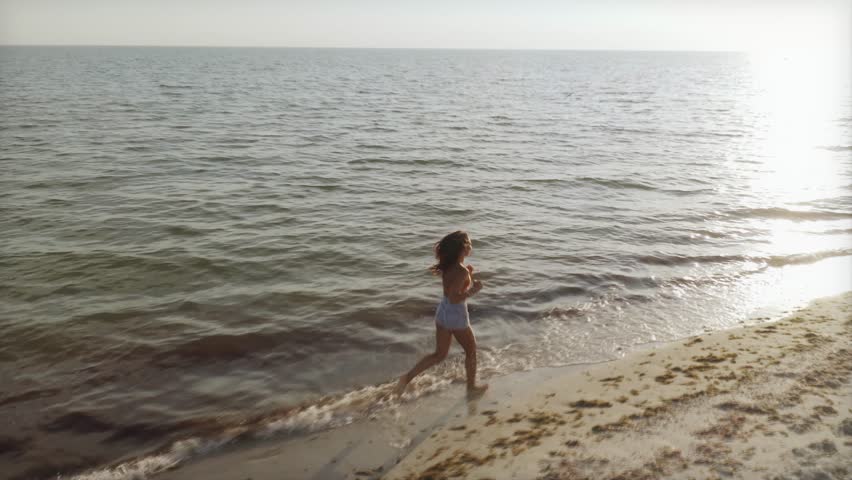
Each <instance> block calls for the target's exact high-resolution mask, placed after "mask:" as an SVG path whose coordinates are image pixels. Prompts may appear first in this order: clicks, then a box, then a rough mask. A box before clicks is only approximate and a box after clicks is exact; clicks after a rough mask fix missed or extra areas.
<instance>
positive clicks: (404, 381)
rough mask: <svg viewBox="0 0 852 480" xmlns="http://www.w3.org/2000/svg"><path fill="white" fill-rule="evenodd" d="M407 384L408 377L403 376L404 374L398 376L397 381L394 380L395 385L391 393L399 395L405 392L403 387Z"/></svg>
mask: <svg viewBox="0 0 852 480" xmlns="http://www.w3.org/2000/svg"><path fill="white" fill-rule="evenodd" d="M407 386H408V379H407V378H405V375H403V376H401V377H399V381H398V382H396V387H394V389H393V395H394V396H395V397H399V396H401V395H402V393H403V392H405V387H407Z"/></svg>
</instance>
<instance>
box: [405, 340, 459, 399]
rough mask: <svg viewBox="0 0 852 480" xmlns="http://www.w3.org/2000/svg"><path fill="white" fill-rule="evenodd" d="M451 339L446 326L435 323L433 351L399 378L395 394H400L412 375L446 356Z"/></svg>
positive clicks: (414, 375)
mask: <svg viewBox="0 0 852 480" xmlns="http://www.w3.org/2000/svg"><path fill="white" fill-rule="evenodd" d="M452 340H453V337H452V335H450V331H449V330H447V329H446V328H443V327H439V326H438V325H435V351H434V352H432V353H430V354H429V355H426V356H425V357H423V358H421V359H420V361H419V362H417V364H416V365H414V368H412V369H411V370H409V371H408V373H406V374H405V375H403V376H401V377H400V378H399V383H397V386H396V394H397V395H400V394H402V392H403V391H404V390H405V387H406V386H407V385H408V383H409V382H410V381H412V380H414V377H416V376H417V375H420V374H421V373H422V372H423V370H426V369H427V368H429V367H431V366H432V365H435V364H436V363H440V362H442V361H443V360H444V359H445V358H447V352H449V351H450V342H451V341H452Z"/></svg>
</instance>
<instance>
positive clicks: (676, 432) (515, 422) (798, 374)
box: [361, 293, 852, 480]
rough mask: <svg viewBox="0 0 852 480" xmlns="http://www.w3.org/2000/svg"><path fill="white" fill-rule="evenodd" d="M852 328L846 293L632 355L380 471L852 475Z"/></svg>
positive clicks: (402, 479) (547, 386) (483, 411)
mask: <svg viewBox="0 0 852 480" xmlns="http://www.w3.org/2000/svg"><path fill="white" fill-rule="evenodd" d="M850 336H852V293H847V294H844V295H841V296H838V297H833V298H828V299H822V300H819V301H817V302H814V303H813V304H812V305H810V306H809V307H808V308H806V309H802V310H800V311H797V312H795V313H794V314H792V315H790V316H789V317H787V318H785V319H784V320H782V321H779V322H776V323H772V324H764V325H759V326H754V327H748V328H742V329H736V330H728V331H723V332H717V333H713V334H707V335H703V336H699V337H694V338H691V339H687V340H684V341H681V342H677V343H675V344H671V345H667V346H665V347H662V348H659V349H655V350H653V351H642V352H636V353H634V354H631V355H628V356H627V357H625V358H623V359H621V360H618V361H614V362H609V363H605V364H601V365H597V366H595V367H592V368H591V369H588V370H587V371H585V372H582V373H576V374H571V375H567V376H564V377H559V378H554V379H552V380H550V381H547V382H545V383H542V384H541V385H540V386H538V387H537V388H536V389H534V391H531V392H530V393H529V395H527V396H515V397H514V398H512V399H508V400H505V399H491V400H492V402H490V403H491V405H493V408H485V407H483V408H480V409H479V410H478V411H476V412H470V415H469V416H468V417H467V418H465V419H460V420H457V421H455V422H450V424H448V425H447V426H445V427H443V428H441V429H440V430H437V431H435V432H434V433H432V434H431V436H430V437H429V438H428V439H427V440H425V441H424V442H422V443H421V444H420V445H418V446H417V447H416V448H414V449H413V450H412V451H411V452H410V453H409V454H408V455H407V456H405V457H404V458H403V459H402V460H401V462H400V463H399V464H398V465H397V466H396V467H395V468H393V469H392V470H391V471H390V472H388V473H387V474H386V475H385V476H384V477H382V478H386V479H388V480H413V479H421V480H425V479H436V480H437V479H443V478H470V479H482V480H484V479H495V480H496V479H534V478H536V479H547V480H557V479H566V480H567V479H572V480H578V479H596V480H605V479H611V480H615V479H619V480H637V479H657V478H677V479H681V478H682V479H688V478H695V479H708V478H710V479H712V478H745V479H751V478H760V479H764V478H766V479H788V478H790V479H792V478H814V479H816V478H820V479H848V478H852V385H850V379H852V342H850ZM488 403H489V402H488V401H485V402H482V404H483V405H486V404H488ZM365 473H366V472H365ZM361 478H366V475H365V476H363V477H361Z"/></svg>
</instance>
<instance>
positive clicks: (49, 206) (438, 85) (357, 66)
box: [0, 47, 852, 480]
mask: <svg viewBox="0 0 852 480" xmlns="http://www.w3.org/2000/svg"><path fill="white" fill-rule="evenodd" d="M849 71H850V70H849V68H848V66H847V65H844V64H843V63H842V61H838V60H836V59H832V58H828V57H826V58H823V57H821V56H819V55H805V56H802V55H797V54H796V53H795V52H787V51H773V52H632V51H496V50H494V51H492V50H479V51H477V50H405V49H386V50H383V49H289V48H165V47H160V48H155V47H0V105H2V107H0V108H2V115H0V145H2V148H1V149H0V172H2V174H0V332H2V334H0V385H2V386H1V387H0V477H2V478H6V479H15V480H22V479H30V478H38V479H42V478H56V477H57V475H60V476H61V478H81V479H82V478H138V475H142V474H148V473H153V472H156V471H158V470H157V469H162V468H165V467H174V466H176V465H179V464H180V463H181V462H183V461H186V460H187V459H190V458H195V457H197V456H199V455H210V454H215V450H216V449H217V448H218V447H219V446H221V445H222V444H224V443H228V444H234V443H239V442H240V441H242V440H243V439H247V438H260V437H262V438H269V437H273V438H292V437H298V436H300V435H308V434H311V433H313V432H317V431H326V432H327V431H333V429H335V428H340V426H342V425H350V424H353V423H357V422H362V421H365V419H367V418H369V417H370V416H371V415H374V414H375V412H377V411H381V410H382V409H384V408H390V407H389V405H390V404H391V403H393V401H394V400H393V399H388V397H387V393H388V391H389V389H390V387H391V386H392V385H393V383H394V382H395V379H396V378H397V377H398V376H399V375H400V374H402V373H403V372H405V371H406V370H408V369H409V368H410V367H411V366H413V364H414V363H415V362H416V361H417V359H418V358H420V357H421V356H422V355H424V354H426V353H428V352H430V351H432V349H433V348H434V330H435V327H434V322H433V318H434V313H435V307H436V305H437V303H438V301H439V300H440V298H441V287H440V279H439V278H437V277H434V276H432V275H431V274H430V273H429V271H428V268H429V266H430V265H431V264H432V263H433V261H434V258H433V254H432V247H433V245H434V243H435V242H436V241H438V240H439V239H440V238H441V237H442V236H443V235H445V234H447V233H449V232H452V231H454V230H459V229H462V230H465V231H467V232H469V234H470V237H471V239H472V241H473V255H472V256H471V257H469V258H468V259H467V262H468V263H470V264H472V265H474V266H475V269H476V272H477V273H476V278H478V279H479V280H481V281H482V282H483V284H484V288H483V290H482V291H481V292H480V293H479V294H477V295H476V296H474V297H473V298H472V299H471V300H470V301H469V310H470V315H471V323H472V328H473V330H474V332H475V334H476V338H477V342H478V345H479V372H480V376H481V377H482V378H483V380H484V381H488V379H493V378H500V377H501V376H505V375H508V374H515V373H517V372H523V371H530V370H535V369H540V368H546V367H555V366H566V365H579V364H588V363H596V362H605V361H608V360H613V359H617V358H620V357H621V356H623V355H625V354H627V353H629V352H631V351H634V350H636V349H641V348H652V347H653V346H654V345H657V344H662V343H665V342H668V341H673V340H676V339H681V338H685V337H688V336H691V335H696V334H700V333H702V332H707V331H717V330H723V329H728V328H733V327H736V326H738V325H743V324H750V323H756V322H764V321H771V320H775V319H777V318H779V317H780V316H782V315H783V314H784V313H785V312H789V311H791V310H793V309H795V308H797V307H799V306H802V305H804V304H806V303H807V302H809V301H810V300H812V299H814V298H817V297H822V296H827V295H832V294H836V293H840V292H843V291H847V290H852V141H850V138H852V116H851V115H850V111H852V89H850V83H849ZM463 378H464V367H463V354H462V350H461V348H460V347H459V345H458V344H455V345H453V346H452V348H451V351H450V357H449V358H448V359H447V360H446V361H445V362H444V363H443V364H441V365H439V366H438V367H436V368H434V369H432V370H430V371H428V372H427V373H425V374H424V375H423V376H422V377H420V378H419V379H418V380H417V381H416V382H415V384H414V385H413V386H412V388H411V389H410V391H409V392H408V393H406V395H405V396H404V400H405V401H408V402H417V401H418V400H419V399H421V398H426V397H428V396H430V395H434V393H435V392H437V391H443V390H447V389H461V388H463ZM211 452H213V453H211ZM133 475H137V477H134V476H133Z"/></svg>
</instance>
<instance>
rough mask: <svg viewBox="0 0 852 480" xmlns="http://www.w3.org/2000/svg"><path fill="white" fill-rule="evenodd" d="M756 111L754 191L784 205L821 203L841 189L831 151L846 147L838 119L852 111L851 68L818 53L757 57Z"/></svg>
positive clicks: (753, 70)
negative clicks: (828, 192) (822, 197)
mask: <svg viewBox="0 0 852 480" xmlns="http://www.w3.org/2000/svg"><path fill="white" fill-rule="evenodd" d="M750 63H751V73H752V81H753V88H754V90H753V92H752V95H753V101H752V108H753V109H754V112H755V114H756V117H757V118H756V122H757V125H756V127H757V132H756V133H757V138H756V142H757V145H756V147H757V148H756V152H755V153H756V154H757V155H758V156H759V157H760V159H762V160H763V162H764V165H763V168H762V169H761V170H762V172H760V174H758V175H757V176H755V177H754V178H753V182H752V188H753V190H754V191H755V193H757V194H759V195H760V196H768V197H771V198H772V199H774V200H783V201H785V202H802V201H807V200H811V199H814V198H819V196H820V195H823V194H825V193H826V192H825V190H826V189H827V188H828V189H834V188H839V187H842V184H841V183H840V182H841V181H842V179H841V177H840V175H839V174H840V173H841V170H840V169H841V168H843V165H842V164H841V162H838V161H836V155H833V154H832V153H833V152H832V151H831V150H828V149H826V147H832V146H839V145H845V144H846V142H847V141H848V140H846V139H845V133H844V131H843V128H842V125H841V124H840V123H839V122H838V119H841V118H843V117H844V112H847V111H848V107H849V105H848V92H849V90H848V89H849V83H848V81H849V79H848V69H846V68H845V67H844V63H843V62H838V61H837V57H836V56H834V55H829V54H827V53H826V54H816V53H815V52H807V54H805V53H804V52H789V51H785V52H783V53H770V52H764V53H759V54H753V55H752V56H751V57H750Z"/></svg>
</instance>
